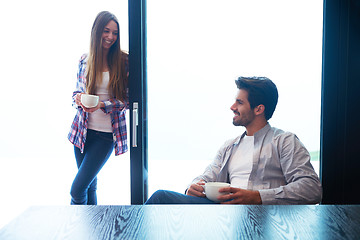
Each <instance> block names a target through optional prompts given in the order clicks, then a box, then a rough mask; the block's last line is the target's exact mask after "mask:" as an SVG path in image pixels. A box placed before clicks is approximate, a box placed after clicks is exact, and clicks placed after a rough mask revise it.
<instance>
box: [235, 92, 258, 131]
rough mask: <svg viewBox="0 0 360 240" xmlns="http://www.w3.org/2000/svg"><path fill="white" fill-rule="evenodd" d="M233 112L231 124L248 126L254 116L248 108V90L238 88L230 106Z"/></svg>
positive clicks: (252, 111)
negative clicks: (233, 101)
mask: <svg viewBox="0 0 360 240" xmlns="http://www.w3.org/2000/svg"><path fill="white" fill-rule="evenodd" d="M230 109H231V110H232V111H233V112H234V114H235V116H234V118H233V124H234V125H235V126H244V127H246V126H248V125H249V124H250V123H251V122H252V121H253V120H254V118H255V114H254V110H253V109H251V108H250V103H249V101H248V92H247V91H246V90H243V89H239V90H238V92H237V95H236V98H235V103H234V104H233V105H232V106H231V107H230Z"/></svg>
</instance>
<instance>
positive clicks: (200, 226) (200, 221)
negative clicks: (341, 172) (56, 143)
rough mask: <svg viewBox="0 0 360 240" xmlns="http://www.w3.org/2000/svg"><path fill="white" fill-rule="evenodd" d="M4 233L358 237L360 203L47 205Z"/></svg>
mask: <svg viewBox="0 0 360 240" xmlns="http://www.w3.org/2000/svg"><path fill="white" fill-rule="evenodd" d="M0 239H1V240H7V239H15V240H16V239H21V240H27V239H31V240H34V239H37V240H41V239H46V240H49V239H61V240H64V239H76V240H78V239H79V240H82V239H90V240H92V239H326V240H327V239H360V206H356V205H348V206H345V205H336V206H334V205H317V206H314V205H311V206H308V205H299V206H235V205H230V206H228V205H226V206H225V205H206V206H205V205H163V206H160V205H147V206H135V205H134V206H44V207H31V208H29V209H28V210H27V211H25V212H24V213H23V214H22V215H20V216H19V217H18V218H16V219H15V220H14V221H12V222H11V223H9V224H8V225H6V226H5V227H4V228H3V229H1V230H0Z"/></svg>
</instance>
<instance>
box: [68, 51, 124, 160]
mask: <svg viewBox="0 0 360 240" xmlns="http://www.w3.org/2000/svg"><path fill="white" fill-rule="evenodd" d="M86 62H87V55H86V54H84V55H83V56H81V59H80V62H79V71H78V74H77V83H76V89H75V91H74V92H73V103H72V105H73V106H74V107H75V108H76V109H77V112H76V115H75V118H74V121H73V123H72V125H71V129H70V132H69V134H68V139H69V141H70V142H71V143H72V144H74V145H75V146H76V147H78V148H79V149H80V150H81V152H84V147H85V141H86V134H87V127H88V121H89V114H88V113H87V112H85V111H84V110H83V109H82V108H81V107H80V106H78V105H77V104H76V103H75V95H76V94H77V93H84V92H85V89H86V76H85V74H86ZM126 63H128V61H127V60H126ZM126 68H127V69H128V64H127V67H126ZM104 105H105V107H104V108H101V110H102V111H103V112H104V113H106V114H110V116H111V125H112V129H113V136H114V144H115V146H114V147H115V156H117V155H120V154H123V153H125V152H126V151H127V150H128V146H127V131H126V120H125V113H126V109H128V107H129V103H128V102H125V103H123V102H121V101H119V100H116V99H115V98H113V99H109V100H107V101H104Z"/></svg>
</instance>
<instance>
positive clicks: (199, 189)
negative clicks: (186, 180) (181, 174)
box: [186, 181, 206, 197]
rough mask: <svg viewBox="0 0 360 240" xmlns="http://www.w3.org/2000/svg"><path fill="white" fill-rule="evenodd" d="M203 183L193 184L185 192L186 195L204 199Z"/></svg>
mask: <svg viewBox="0 0 360 240" xmlns="http://www.w3.org/2000/svg"><path fill="white" fill-rule="evenodd" d="M204 185H205V182H204V181H200V182H198V183H193V184H191V186H190V187H189V189H188V190H187V191H186V195H189V196H194V197H205V196H206V195H205V193H204Z"/></svg>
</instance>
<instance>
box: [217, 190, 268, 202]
mask: <svg viewBox="0 0 360 240" xmlns="http://www.w3.org/2000/svg"><path fill="white" fill-rule="evenodd" d="M219 192H222V193H227V194H225V195H221V196H219V197H218V199H219V200H221V201H222V204H262V201H261V197H260V193H259V191H252V190H245V189H241V188H234V187H226V188H221V189H220V190H219Z"/></svg>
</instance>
